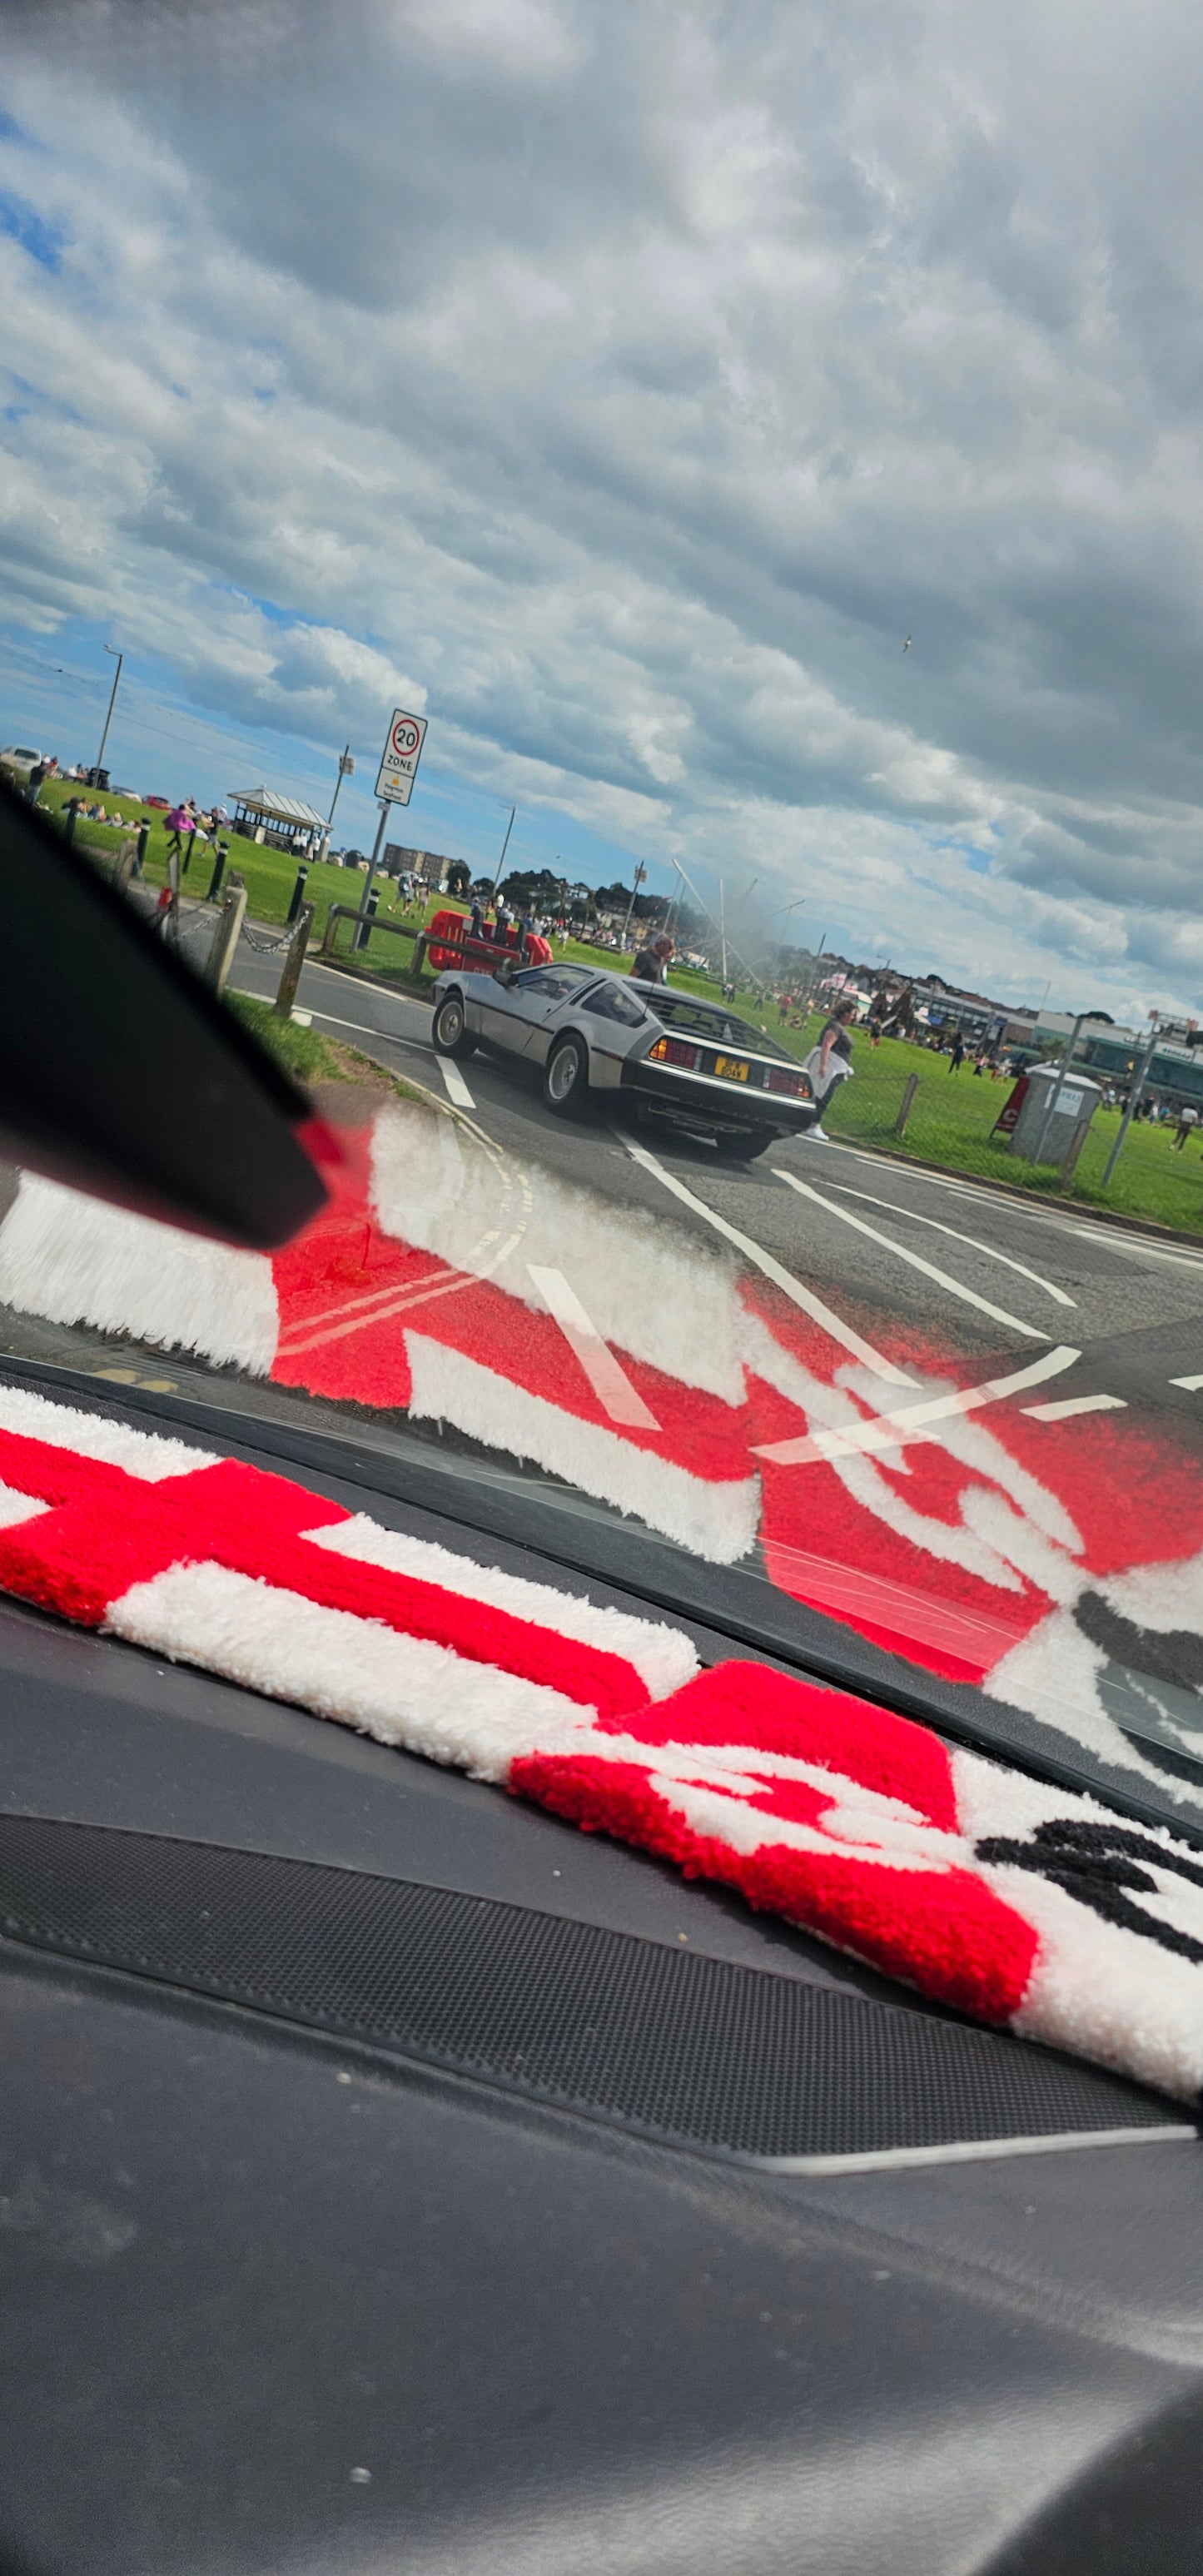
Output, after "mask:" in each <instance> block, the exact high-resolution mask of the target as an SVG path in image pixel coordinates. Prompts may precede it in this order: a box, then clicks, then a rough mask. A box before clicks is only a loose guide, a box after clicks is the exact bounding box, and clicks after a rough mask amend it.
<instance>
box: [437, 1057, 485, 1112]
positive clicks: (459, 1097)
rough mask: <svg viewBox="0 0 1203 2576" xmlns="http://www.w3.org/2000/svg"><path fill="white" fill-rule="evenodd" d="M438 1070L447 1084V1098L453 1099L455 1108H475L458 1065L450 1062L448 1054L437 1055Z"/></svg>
mask: <svg viewBox="0 0 1203 2576" xmlns="http://www.w3.org/2000/svg"><path fill="white" fill-rule="evenodd" d="M439 1072H440V1073H441V1074H442V1077H443V1080H444V1082H445V1083H446V1085H447V1097H448V1099H449V1100H454V1102H455V1105H456V1108H457V1109H475V1107H476V1102H475V1100H474V1099H473V1097H472V1094H471V1092H470V1091H469V1089H468V1086H467V1083H466V1082H465V1080H464V1077H463V1075H462V1073H461V1072H460V1069H459V1066H458V1065H457V1064H454V1063H453V1062H452V1060H451V1057H450V1056H449V1055H441V1056H440V1057H439Z"/></svg>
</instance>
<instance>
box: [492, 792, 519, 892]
mask: <svg viewBox="0 0 1203 2576" xmlns="http://www.w3.org/2000/svg"><path fill="white" fill-rule="evenodd" d="M517 811H518V808H517V806H516V805H511V807H510V819H509V822H508V823H507V824H506V827H505V839H504V841H503V842H502V844H501V857H500V858H499V860H498V862H497V874H496V876H495V877H494V879H493V892H494V894H496V892H497V888H498V886H499V885H500V883H501V871H502V869H503V867H504V866H505V854H506V851H507V850H508V848H509V846H510V834H511V832H512V831H513V828H514V816H515V814H516V813H517Z"/></svg>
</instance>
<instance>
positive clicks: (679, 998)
mask: <svg viewBox="0 0 1203 2576" xmlns="http://www.w3.org/2000/svg"><path fill="white" fill-rule="evenodd" d="M644 998H645V1000H646V1002H647V1006H648V1009H649V1010H651V1011H654V1012H655V1014H656V1017H657V1019H658V1020H663V1021H664V1024H665V1026H666V1028H670V1029H687V1030H688V1031H689V1035H690V1036H691V1037H694V1038H707V1039H709V1041H710V1044H711V1046H739V1047H747V1049H748V1051H749V1053H750V1054H751V1055H775V1056H779V1057H780V1058H781V1061H782V1062H783V1063H784V1064H792V1063H793V1057H792V1056H791V1055H790V1054H789V1051H788V1049H787V1048H786V1047H781V1046H778V1045H777V1042H776V1040H775V1039H774V1038H771V1037H769V1036H768V1035H767V1033H766V1031H765V1030H764V1029H754V1028H751V1027H750V1026H749V1024H748V1022H747V1020H737V1019H736V1017H735V1015H734V1013H733V1012H731V1011H720V1010H714V1009H712V1008H710V1007H709V1006H708V1005H707V1004H706V1003H705V1002H695V1001H694V999H693V996H692V994H690V993H670V992H669V991H668V990H667V989H666V987H665V986H664V985H663V984H656V985H652V986H650V987H648V988H647V990H646V992H645V995H644Z"/></svg>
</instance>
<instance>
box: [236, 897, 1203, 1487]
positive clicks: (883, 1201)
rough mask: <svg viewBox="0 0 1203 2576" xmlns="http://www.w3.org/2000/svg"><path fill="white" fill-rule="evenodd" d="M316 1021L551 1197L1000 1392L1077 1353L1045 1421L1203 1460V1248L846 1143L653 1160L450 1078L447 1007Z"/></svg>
mask: <svg viewBox="0 0 1203 2576" xmlns="http://www.w3.org/2000/svg"><path fill="white" fill-rule="evenodd" d="M279 962H280V961H279V958H278V957H277V956H274V955H260V954H258V953H254V952H252V951H250V950H249V949H248V948H247V947H246V946H245V945H244V946H243V947H241V948H240V950H239V954H238V959H237V964H236V969H235V974H234V978H233V981H234V982H235V984H236V985H237V986H238V987H239V988H240V989H241V990H243V991H245V992H248V993H257V994H260V995H263V996H270V995H272V994H274V992H275V988H276V983H277V981H278V976H279ZM298 1006H299V1007H301V1008H303V1009H305V1010H307V1011H309V1012H310V1013H311V1014H312V1022H313V1026H314V1027H315V1028H318V1029H321V1030H325V1031H327V1032H328V1033H329V1034H330V1035H331V1036H332V1037H336V1038H342V1039H344V1040H346V1042H347V1043H348V1044H350V1045H352V1046H357V1047H360V1048H361V1049H362V1050H363V1051H364V1052H365V1053H366V1054H369V1055H372V1056H374V1057H375V1058H377V1059H378V1060H379V1061H380V1062H381V1063H382V1064H385V1065H387V1066H388V1067H390V1068H391V1069H392V1070H393V1071H395V1072H397V1073H400V1074H405V1075H407V1076H409V1078H410V1079H411V1080H413V1081H415V1082H418V1083H421V1084H424V1085H425V1086H426V1087H427V1088H428V1089H430V1090H433V1091H435V1092H436V1093H439V1094H440V1095H441V1096H445V1097H448V1098H451V1099H453V1100H454V1101H455V1102H456V1103H457V1105H459V1106H460V1107H461V1108H463V1109H464V1110H465V1112H466V1113H468V1114H469V1115H470V1116H471V1118H472V1119H473V1121H474V1123H475V1125H476V1126H477V1127H478V1128H480V1129H481V1130H483V1131H484V1133H485V1134H486V1135H488V1136H489V1137H490V1138H491V1139H492V1140H493V1141H494V1143H495V1144H496V1145H498V1146H499V1147H500V1148H501V1149H502V1150H503V1151H504V1152H505V1153H506V1154H507V1155H508V1156H511V1157H513V1158H514V1159H515V1160H517V1161H519V1162H520V1163H521V1165H522V1166H523V1168H524V1169H525V1170H526V1171H527V1172H528V1173H530V1174H531V1175H532V1177H533V1178H534V1180H535V1185H536V1186H537V1172H538V1169H539V1167H540V1166H541V1167H543V1168H544V1169H546V1170H549V1171H552V1172H554V1173H556V1174H558V1175H559V1176H560V1177H561V1178H563V1179H566V1180H570V1181H572V1182H574V1183H576V1184H577V1185H586V1186H588V1187H590V1188H592V1189H594V1190H596V1191H598V1192H600V1193H601V1195H602V1196H603V1197H606V1198H608V1199H610V1200H612V1201H614V1202H616V1203H618V1204H620V1205H622V1206H625V1207H642V1208H646V1209H648V1210H650V1211H652V1212H654V1213H655V1214H657V1215H660V1216H663V1215H666V1214H671V1215H672V1217H673V1218H674V1219H675V1220H676V1222H677V1223H678V1225H681V1226H684V1227H686V1228H690V1229H694V1230H696V1231H697V1232H698V1233H699V1235H713V1234H714V1233H715V1232H718V1233H721V1234H722V1236H723V1237H724V1239H725V1240H727V1241H730V1240H731V1234H732V1230H733V1231H734V1235H735V1237H736V1239H737V1248H739V1249H741V1251H742V1254H743V1257H744V1258H745V1259H746V1260H750V1261H751V1262H752V1263H753V1264H756V1263H759V1264H760V1265H761V1266H764V1265H766V1264H767V1265H769V1267H770V1275H771V1270H772V1265H778V1266H779V1267H780V1268H781V1269H783V1270H784V1271H786V1272H787V1273H788V1274H789V1275H790V1276H791V1278H793V1279H796V1280H797V1281H799V1282H801V1283H802V1284H803V1285H804V1286H805V1287H806V1288H807V1289H808V1290H809V1291H810V1292H811V1293H812V1294H817V1295H818V1296H819V1297H821V1298H822V1299H823V1301H824V1302H825V1304H826V1305H828V1306H829V1307H830V1308H831V1309H832V1310H833V1312H834V1313H835V1314H836V1315H837V1316H839V1317H841V1318H843V1319H844V1320H845V1321H846V1322H847V1324H848V1325H849V1327H850V1328H851V1329H853V1330H854V1331H855V1332H857V1333H859V1334H860V1335H861V1336H863V1337H864V1338H865V1339H866V1340H867V1341H868V1342H869V1343H870V1344H874V1343H875V1341H876V1338H877V1337H878V1336H879V1335H881V1334H883V1333H885V1332H886V1330H887V1328H888V1326H889V1324H890V1322H891V1321H893V1322H895V1323H896V1322H897V1320H898V1319H899V1318H900V1317H902V1318H906V1319H908V1320H909V1321H911V1322H913V1323H914V1324H915V1325H917V1326H918V1327H919V1328H921V1330H922V1331H923V1333H924V1335H925V1336H926V1337H927V1339H928V1340H929V1342H934V1343H935V1344H937V1345H938V1346H939V1347H940V1348H941V1349H945V1350H947V1351H948V1352H949V1354H950V1356H951V1355H952V1354H963V1355H964V1356H966V1357H967V1358H969V1359H971V1360H972V1362H973V1366H974V1372H975V1377H976V1373H977V1370H978V1368H979V1366H980V1371H981V1377H982V1379H983V1380H988V1379H990V1378H991V1377H993V1376H995V1375H999V1376H1001V1375H1005V1374H1008V1373H1011V1372H1014V1371H1016V1370H1018V1369H1020V1368H1023V1367H1025V1366H1030V1365H1031V1364H1032V1363H1033V1362H1035V1361H1038V1360H1039V1359H1040V1358H1041V1356H1042V1355H1045V1354H1047V1353H1049V1352H1050V1351H1052V1350H1054V1349H1057V1350H1061V1349H1065V1350H1067V1351H1069V1350H1072V1351H1073V1352H1074V1353H1076V1354H1077V1356H1076V1357H1074V1358H1073V1359H1072V1361H1066V1362H1065V1363H1064V1364H1062V1365H1060V1366H1059V1367H1058V1368H1057V1370H1056V1372H1055V1374H1054V1375H1053V1376H1052V1377H1050V1378H1049V1379H1048V1380H1047V1381H1046V1382H1045V1383H1044V1384H1043V1385H1036V1386H1034V1387H1033V1389H1032V1390H1031V1400H1030V1408H1029V1409H1033V1410H1038V1409H1039V1407H1040V1406H1041V1405H1045V1404H1048V1405H1053V1404H1055V1405H1057V1406H1058V1407H1072V1408H1073V1410H1074V1411H1081V1412H1085V1411H1086V1410H1087V1409H1090V1410H1099V1409H1101V1407H1102V1406H1103V1404H1105V1403H1106V1404H1109V1405H1111V1406H1113V1407H1115V1408H1117V1409H1118V1408H1119V1407H1120V1406H1124V1407H1128V1408H1139V1409H1140V1410H1141V1412H1142V1413H1143V1414H1145V1415H1148V1414H1150V1413H1151V1414H1155V1415H1158V1416H1160V1417H1162V1418H1163V1419H1164V1418H1165V1417H1167V1416H1169V1417H1174V1418H1175V1420H1176V1423H1177V1425H1178V1427H1179V1428H1180V1429H1184V1430H1187V1431H1188V1433H1190V1434H1192V1435H1197V1436H1198V1437H1199V1443H1200V1448H1201V1449H1203V1250H1200V1251H1195V1250H1193V1249H1192V1248H1191V1247H1190V1246H1189V1245H1186V1244H1183V1245H1182V1246H1181V1247H1179V1246H1177V1245H1175V1244H1173V1243H1162V1242H1154V1241H1152V1240H1149V1239H1147V1238H1144V1237H1141V1236H1139V1235H1136V1234H1132V1233H1129V1232H1127V1231H1125V1230H1123V1229H1121V1228H1119V1227H1117V1226H1113V1225H1110V1224H1108V1223H1107V1222H1106V1221H1105V1220H1096V1219H1091V1218H1089V1217H1086V1216H1083V1215H1080V1214H1078V1213H1077V1212H1071V1211H1069V1210H1066V1211H1064V1212H1062V1211H1060V1210H1053V1209H1048V1208H1044V1207H1032V1208H1028V1207H1026V1206H1024V1205H1022V1204H1016V1202H1014V1201H1013V1200H1010V1199H1006V1198H1003V1197H1000V1196H999V1195H998V1194H997V1193H996V1192H994V1191H991V1190H989V1189H987V1188H985V1187H979V1186H977V1185H976V1184H974V1183H972V1182H970V1181H962V1180H959V1179H953V1178H951V1177H947V1178H946V1177H938V1176H936V1175H933V1174H929V1173H926V1172H920V1171H917V1170H915V1169H913V1168H911V1167H907V1166H903V1165H900V1164H897V1163H894V1162H891V1161H888V1160H886V1159H884V1158H882V1157H880V1156H878V1155H873V1154H867V1153H863V1152H860V1151H857V1150H855V1149H853V1148H851V1147H848V1146H844V1145H838V1144H834V1143H829V1144H820V1143H810V1142H807V1141H806V1140H804V1139H798V1140H796V1141H795V1142H792V1143H789V1144H785V1145H782V1146H781V1147H779V1148H778V1149H777V1150H775V1151H772V1150H771V1151H770V1152H769V1153H768V1154H767V1155H766V1156H765V1157H764V1158H763V1160H762V1161H760V1162H759V1163H757V1164H755V1165H753V1166H751V1167H742V1168H741V1167H735V1166H730V1165H727V1164H723V1163H720V1162H719V1160H718V1158H717V1155H716V1154H715V1153H714V1152H713V1150H711V1149H709V1148H708V1147H706V1146H705V1145H704V1144H701V1143H698V1144H691V1143H688V1142H685V1141H668V1140H667V1137H666V1139H665V1141H663V1142H660V1141H658V1140H656V1139H654V1138H653V1140H652V1142H653V1144H654V1151H648V1149H647V1144H646V1142H645V1141H644V1139H643V1137H641V1138H640V1139H639V1140H638V1142H637V1141H636V1139H635V1138H634V1137H633V1136H628V1135H627V1134H626V1132H625V1131H624V1130H623V1129H621V1128H616V1127H615V1126H614V1125H612V1124H611V1123H610V1121H609V1120H608V1119H606V1118H604V1117H602V1116H601V1115H593V1116H590V1117H588V1118H582V1119H580V1120H574V1121H573V1122H572V1123H571V1124H569V1123H567V1122H565V1121H563V1120H561V1119H557V1118H554V1117H552V1116H551V1115H550V1114H549V1113H548V1112H547V1111H546V1110H545V1109H544V1107H543V1103H542V1100H541V1098H540V1090H539V1076H538V1073H537V1072H536V1071H535V1070H534V1069H533V1068H531V1067H529V1066H523V1065H510V1064H503V1063H502V1062H501V1061H499V1060H492V1059H490V1058H489V1057H487V1056H484V1055H476V1056H473V1057H472V1058H471V1059H470V1060H469V1062H468V1063H467V1064H466V1065H464V1066H463V1067H460V1066H458V1065H449V1064H448V1063H447V1061H446V1059H444V1058H442V1057H439V1056H437V1055H436V1054H435V1052H434V1049H433V1047H432V1045H431V1041H430V1010H429V1007H428V1006H427V1005H424V1004H422V1003H420V1002H417V1001H414V1000H411V999H409V998H408V997H404V996H400V995H397V994H393V993H390V992H388V991H386V990H385V989H384V988H382V987H380V986H378V985H371V984H366V983H361V982H359V981H358V980H357V979H355V978H353V977H352V976H350V975H348V974H345V973H343V972H341V971H339V970H338V969H337V968H331V967H325V966H321V965H317V964H313V965H307V966H306V968H305V970H304V973H303V976H302V981H301V989H300V993H299V996H298ZM1183 1379H1187V1380H1189V1379H1194V1380H1196V1383H1195V1385H1193V1386H1191V1385H1184V1384H1182V1383H1180V1381H1182V1380H1183ZM1050 1418H1053V1417H1050ZM1059 1418H1062V1419H1065V1418H1072V1414H1071V1415H1069V1416H1068V1417H1067V1416H1066V1415H1065V1414H1064V1413H1062V1414H1061V1415H1060V1417H1059Z"/></svg>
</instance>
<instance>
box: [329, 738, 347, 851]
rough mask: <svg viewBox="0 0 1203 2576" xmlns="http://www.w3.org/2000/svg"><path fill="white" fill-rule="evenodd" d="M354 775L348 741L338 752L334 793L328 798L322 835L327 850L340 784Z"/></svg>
mask: <svg viewBox="0 0 1203 2576" xmlns="http://www.w3.org/2000/svg"><path fill="white" fill-rule="evenodd" d="M354 775H355V754H354V752H353V751H352V749H351V745H350V743H347V744H346V746H345V748H344V749H343V751H341V752H340V754H339V761H338V776H337V778H336V779H335V781H334V794H333V796H332V797H331V799H330V811H329V813H328V815H327V816H326V829H325V832H324V834H323V836H322V837H323V840H324V843H325V847H326V849H327V850H329V847H330V835H331V833H332V831H333V829H334V808H335V806H336V805H337V803H338V791H339V788H340V787H341V786H342V783H343V780H344V778H353V777H354Z"/></svg>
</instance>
